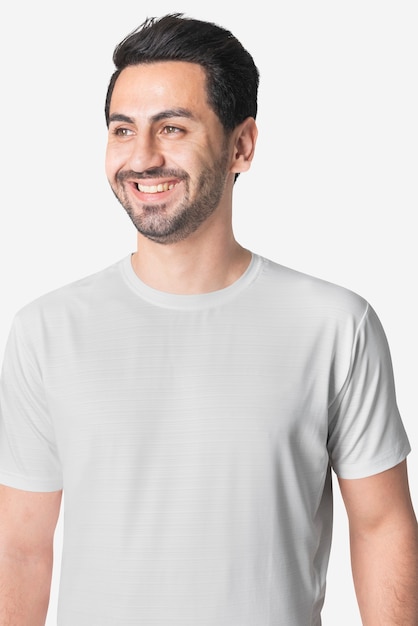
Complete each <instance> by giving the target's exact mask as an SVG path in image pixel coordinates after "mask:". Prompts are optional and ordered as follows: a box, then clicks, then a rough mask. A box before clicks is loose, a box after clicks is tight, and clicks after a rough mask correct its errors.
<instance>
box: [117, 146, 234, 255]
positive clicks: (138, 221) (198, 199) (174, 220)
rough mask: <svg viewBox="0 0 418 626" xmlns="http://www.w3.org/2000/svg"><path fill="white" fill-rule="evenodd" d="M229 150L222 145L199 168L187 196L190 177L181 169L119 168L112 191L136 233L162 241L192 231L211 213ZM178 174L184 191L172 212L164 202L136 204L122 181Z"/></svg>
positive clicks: (174, 239) (222, 184)
mask: <svg viewBox="0 0 418 626" xmlns="http://www.w3.org/2000/svg"><path fill="white" fill-rule="evenodd" d="M227 164H228V154H227V152H226V150H225V149H224V150H223V152H222V154H221V156H220V157H219V159H218V160H217V161H216V162H215V163H214V164H213V167H212V168H210V169H209V168H207V169H206V170H204V171H202V173H201V174H200V176H199V179H198V181H197V187H196V189H197V192H196V196H195V197H194V198H193V199H192V198H191V197H190V177H189V175H188V174H187V173H186V172H184V171H179V170H168V169H163V168H153V169H149V170H146V171H145V172H142V173H138V172H132V171H121V172H119V173H118V174H117V175H116V184H115V185H112V190H113V193H114V194H115V196H116V198H117V199H118V200H119V202H120V203H121V205H122V206H123V208H124V209H125V211H126V212H127V214H128V215H129V217H130V218H131V220H132V222H133V224H134V226H135V228H136V229H137V231H138V232H139V233H141V234H142V235H144V237H147V238H148V239H151V240H152V241H155V242H157V243H161V244H170V243H177V242H179V241H182V240H184V239H186V237H188V236H189V235H191V234H192V233H194V232H195V231H196V230H197V229H198V228H199V226H200V225H201V224H203V222H205V221H206V220H207V219H208V218H209V217H210V216H211V215H212V213H214V211H215V210H216V208H217V207H218V205H219V202H220V200H221V197H222V194H223V192H224V189H225V182H226V179H227V175H228V170H227ZM151 176H152V177H155V178H157V177H162V178H170V177H172V178H177V179H179V180H182V181H183V184H184V186H185V195H184V198H183V200H182V201H181V202H180V203H179V204H178V206H177V207H176V208H175V210H174V211H172V213H171V214H167V212H166V207H167V205H166V203H164V202H162V203H161V204H149V205H147V204H143V205H142V206H141V208H140V209H138V208H135V207H134V206H133V204H132V202H131V201H130V199H129V196H128V194H127V193H126V189H125V187H124V181H125V180H126V179H127V178H131V179H132V178H135V179H137V180H141V179H146V178H147V177H151Z"/></svg>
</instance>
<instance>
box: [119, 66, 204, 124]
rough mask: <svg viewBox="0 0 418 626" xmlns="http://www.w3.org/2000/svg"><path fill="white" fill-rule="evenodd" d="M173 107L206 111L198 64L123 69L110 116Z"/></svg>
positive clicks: (201, 73)
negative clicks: (115, 113) (131, 110)
mask: <svg viewBox="0 0 418 626" xmlns="http://www.w3.org/2000/svg"><path fill="white" fill-rule="evenodd" d="M173 106H182V107H188V108H193V109H199V108H200V109H205V108H206V109H208V108H209V105H208V102H207V92H206V75H205V71H204V69H203V68H202V67H201V66H200V65H198V64H197V63H188V62H184V61H157V62H153V63H143V64H139V65H130V66H128V67H126V68H125V69H124V70H122V72H121V73H120V75H119V76H118V78H117V80H116V83H115V86H114V89H113V93H112V98H111V101H110V112H111V113H112V112H114V111H120V109H121V108H125V107H130V108H135V109H143V108H150V107H151V108H154V107H156V108H161V107H162V108H167V107H173Z"/></svg>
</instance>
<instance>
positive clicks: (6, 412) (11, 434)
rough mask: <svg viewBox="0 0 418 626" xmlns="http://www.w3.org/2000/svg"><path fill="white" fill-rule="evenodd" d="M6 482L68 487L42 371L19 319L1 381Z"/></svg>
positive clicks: (1, 473)
mask: <svg viewBox="0 0 418 626" xmlns="http://www.w3.org/2000/svg"><path fill="white" fill-rule="evenodd" d="M0 483H2V484H4V485H7V486H9V487H14V488H16V489H23V490H25V491H57V490H59V489H61V488H62V477H61V468H60V463H59V459H58V454H57V449H56V444H55V440H54V432H53V427H52V423H51V418H50V415H49V413H48V407H47V403H46V400H45V391H44V388H43V383H42V373H41V368H40V367H39V365H38V364H37V362H36V359H35V358H34V356H33V355H31V354H30V352H29V350H28V348H27V347H26V345H25V342H24V339H23V333H22V331H21V329H20V325H19V321H18V319H15V320H14V323H13V326H12V328H11V331H10V334H9V338H8V341H7V345H6V350H5V355H4V360H3V367H2V373H1V381H0Z"/></svg>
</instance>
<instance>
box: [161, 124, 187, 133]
mask: <svg viewBox="0 0 418 626" xmlns="http://www.w3.org/2000/svg"><path fill="white" fill-rule="evenodd" d="M181 132H183V131H182V130H181V128H177V126H164V128H163V133H164V134H165V135H177V134H178V133H181Z"/></svg>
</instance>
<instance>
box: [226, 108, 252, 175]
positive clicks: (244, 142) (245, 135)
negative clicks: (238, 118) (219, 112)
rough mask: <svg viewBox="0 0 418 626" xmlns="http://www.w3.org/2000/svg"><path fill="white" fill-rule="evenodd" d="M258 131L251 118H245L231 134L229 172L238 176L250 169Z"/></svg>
mask: <svg viewBox="0 0 418 626" xmlns="http://www.w3.org/2000/svg"><path fill="white" fill-rule="evenodd" d="M257 135H258V129H257V125H256V123H255V120H254V118H253V117H247V118H246V119H245V120H244V121H243V122H241V124H240V125H239V126H237V128H236V129H235V130H234V132H233V136H234V142H233V153H232V161H231V172H233V173H234V174H238V173H240V172H246V171H247V170H249V169H250V166H251V161H252V160H253V156H254V151H255V144H256V142H257Z"/></svg>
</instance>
